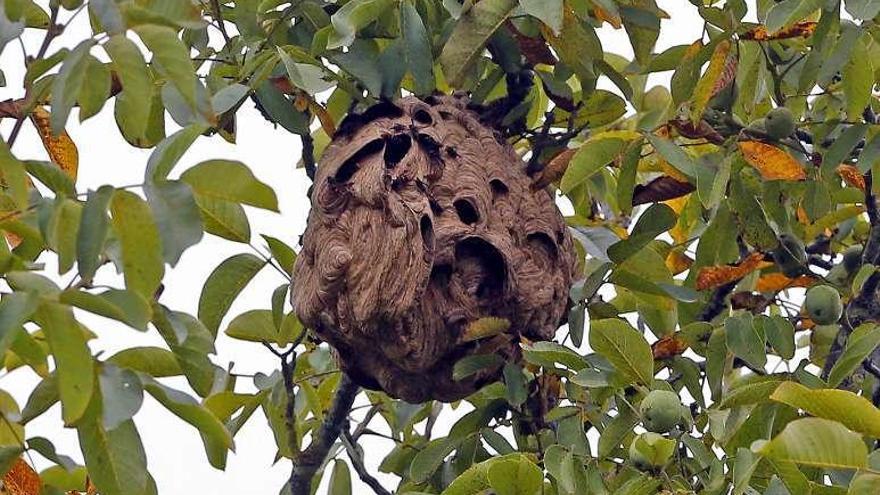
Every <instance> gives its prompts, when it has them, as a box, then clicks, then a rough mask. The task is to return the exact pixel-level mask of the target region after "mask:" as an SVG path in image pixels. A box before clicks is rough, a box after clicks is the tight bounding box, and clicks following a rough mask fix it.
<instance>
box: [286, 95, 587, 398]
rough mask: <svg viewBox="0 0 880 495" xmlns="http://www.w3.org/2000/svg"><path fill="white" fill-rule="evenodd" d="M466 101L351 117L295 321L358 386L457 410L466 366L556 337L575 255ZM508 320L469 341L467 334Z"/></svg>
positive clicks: (319, 214)
mask: <svg viewBox="0 0 880 495" xmlns="http://www.w3.org/2000/svg"><path fill="white" fill-rule="evenodd" d="M531 184H532V180H531V178H530V177H529V176H528V175H527V174H526V172H525V164H524V163H523V161H522V160H521V159H520V157H519V156H517V155H516V153H514V151H513V149H512V148H511V147H510V145H508V144H507V143H506V142H504V141H503V140H502V139H501V138H500V137H498V135H497V134H496V133H495V132H493V130H492V129H491V128H490V127H487V126H485V125H484V124H482V123H481V122H480V120H479V117H478V116H477V114H476V113H474V112H472V111H471V110H468V108H467V102H466V99H464V98H459V97H451V96H434V97H428V98H426V99H425V100H424V101H423V100H420V99H418V98H415V97H406V98H403V99H401V100H398V101H397V102H396V103H390V102H382V103H378V104H377V105H374V106H373V107H371V108H370V109H368V110H366V112H364V113H363V114H354V115H351V116H350V117H349V118H347V119H346V121H345V122H343V123H342V125H341V126H340V129H339V131H338V132H337V134H336V136H335V137H334V139H333V142H332V143H331V144H330V146H328V147H327V149H326V151H324V154H323V156H322V157H321V160H320V165H319V166H318V168H317V173H316V177H315V182H314V188H313V190H312V193H311V201H312V210H311V212H310V213H309V219H308V226H307V227H306V231H305V234H304V235H303V237H302V245H303V248H302V252H301V253H300V255H299V257H298V258H297V261H296V265H295V267H294V277H293V280H294V281H293V289H292V300H293V307H294V310H295V311H296V314H297V315H298V316H299V318H300V319H301V320H302V321H303V323H304V324H306V325H307V326H308V327H310V328H312V329H313V330H314V332H315V333H316V334H317V335H318V336H319V337H320V338H321V339H323V340H325V341H327V342H328V343H329V344H330V345H332V346H333V347H334V348H335V350H336V353H337V355H338V359H339V363H340V366H341V367H342V369H343V370H344V371H345V372H346V373H348V374H349V375H350V376H351V378H352V379H353V380H354V381H355V382H357V383H359V384H360V385H362V386H364V387H366V388H370V389H379V390H383V391H384V392H385V393H387V394H388V395H390V396H392V397H396V398H400V399H404V400H406V401H409V402H413V403H416V402H423V401H425V400H429V399H436V400H442V401H453V400H457V399H460V398H462V397H464V396H466V395H469V394H470V393H472V392H474V391H476V390H477V389H478V388H479V387H481V386H483V385H485V384H486V383H489V382H491V381H494V380H496V379H498V377H499V375H500V373H501V364H498V365H496V366H493V367H490V368H484V369H481V370H480V371H478V372H476V373H475V374H473V375H471V376H468V377H466V378H464V379H462V380H460V381H456V380H454V379H453V378H452V369H453V366H454V365H455V363H456V362H457V361H459V360H460V359H462V358H465V357H468V356H472V355H476V354H489V353H493V354H496V355H499V356H501V357H502V358H503V361H515V360H517V359H519V357H520V356H519V339H520V336H522V337H526V338H528V339H530V340H548V339H551V338H553V336H554V334H555V331H556V329H557V328H558V326H559V325H560V324H561V322H563V321H564V320H563V319H564V315H565V314H566V309H567V304H568V290H569V287H570V285H571V281H572V277H573V274H574V271H575V266H576V261H575V251H574V248H573V245H572V240H571V237H570V235H569V233H568V230H567V227H566V224H565V221H564V220H563V218H562V215H561V214H560V213H559V210H557V208H556V205H555V203H554V201H553V197H552V195H551V194H550V193H548V192H547V191H545V190H543V189H539V190H533V189H532V188H531ZM485 317H498V318H505V319H507V320H509V322H510V326H509V328H507V330H506V331H504V332H503V333H501V334H498V335H494V336H491V337H487V338H484V339H476V340H473V339H471V338H467V337H466V336H465V330H466V329H467V328H468V325H469V324H471V323H473V322H475V321H477V320H479V319H481V318H485Z"/></svg>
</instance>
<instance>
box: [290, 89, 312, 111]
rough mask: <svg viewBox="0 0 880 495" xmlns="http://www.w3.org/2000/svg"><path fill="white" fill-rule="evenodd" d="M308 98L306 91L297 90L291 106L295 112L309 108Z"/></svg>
mask: <svg viewBox="0 0 880 495" xmlns="http://www.w3.org/2000/svg"><path fill="white" fill-rule="evenodd" d="M309 100H310V98H309V95H308V94H307V93H306V92H304V91H297V92H296V96H295V97H294V98H293V108H295V109H296V111H297V112H305V111H306V109H307V108H309Z"/></svg>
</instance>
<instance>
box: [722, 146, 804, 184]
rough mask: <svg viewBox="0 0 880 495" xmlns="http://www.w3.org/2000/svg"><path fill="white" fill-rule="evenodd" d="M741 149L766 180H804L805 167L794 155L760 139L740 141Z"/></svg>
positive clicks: (750, 163)
mask: <svg viewBox="0 0 880 495" xmlns="http://www.w3.org/2000/svg"><path fill="white" fill-rule="evenodd" d="M738 144H739V149H740V151H741V152H742V154H743V157H745V159H746V161H747V162H749V165H751V166H753V167H755V168H756V169H757V170H758V172H760V173H761V177H763V178H764V179H766V180H777V179H780V180H804V179H805V178H806V177H807V174H806V172H804V167H803V166H802V165H801V163H800V162H799V161H797V160H796V159H795V158H794V157H793V156H791V155H789V154H788V153H786V152H785V151H783V150H781V149H779V148H777V147H776V146H772V145H769V144H767V143H762V142H760V141H740V142H739V143H738Z"/></svg>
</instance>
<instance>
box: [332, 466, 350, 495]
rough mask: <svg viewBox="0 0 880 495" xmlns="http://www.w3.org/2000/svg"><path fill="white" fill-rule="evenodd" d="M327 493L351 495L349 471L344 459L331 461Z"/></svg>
mask: <svg viewBox="0 0 880 495" xmlns="http://www.w3.org/2000/svg"><path fill="white" fill-rule="evenodd" d="M327 495H351V471H349V469H348V464H346V463H345V461H342V460H339V459H336V461H334V462H333V472H332V473H331V474H330V486H329V489H328V492H327Z"/></svg>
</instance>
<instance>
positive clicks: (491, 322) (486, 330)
mask: <svg viewBox="0 0 880 495" xmlns="http://www.w3.org/2000/svg"><path fill="white" fill-rule="evenodd" d="M509 328H510V320H508V319H507V318H498V317H496V316H487V317H484V318H479V319H477V320H475V321H472V322H471V323H469V324H468V325H467V327H466V328H465V329H464V333H462V336H461V340H462V341H463V342H473V341H475V340H480V339H485V338H488V337H494V336H495V335H498V334H500V333H504V332H506V331H507V330H508V329H509Z"/></svg>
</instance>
